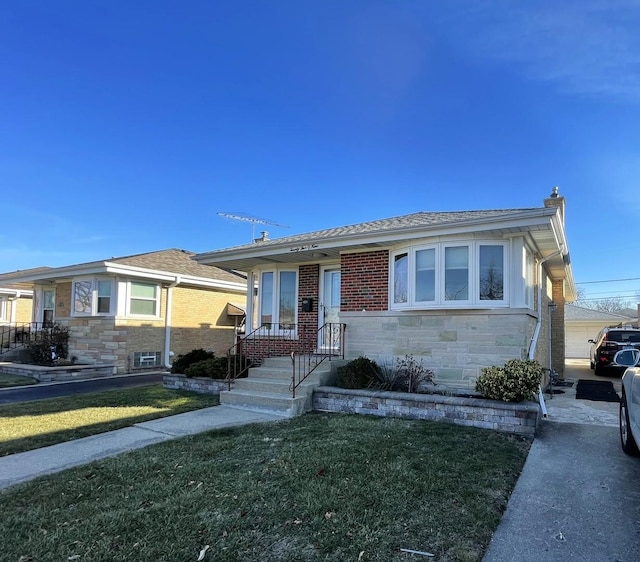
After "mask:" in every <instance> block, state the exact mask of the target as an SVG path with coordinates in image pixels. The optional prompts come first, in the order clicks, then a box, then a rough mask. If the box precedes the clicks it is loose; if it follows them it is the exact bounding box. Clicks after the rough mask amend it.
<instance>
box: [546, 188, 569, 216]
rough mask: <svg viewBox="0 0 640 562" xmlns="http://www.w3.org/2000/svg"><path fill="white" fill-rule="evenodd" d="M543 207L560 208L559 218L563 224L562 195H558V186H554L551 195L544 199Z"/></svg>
mask: <svg viewBox="0 0 640 562" xmlns="http://www.w3.org/2000/svg"><path fill="white" fill-rule="evenodd" d="M544 206H545V207H557V208H558V209H560V220H561V221H562V224H564V197H561V196H560V195H558V187H557V186H556V187H554V188H553V191H552V192H551V195H550V196H549V197H547V198H546V199H545V200H544Z"/></svg>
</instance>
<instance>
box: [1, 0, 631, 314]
mask: <svg viewBox="0 0 640 562" xmlns="http://www.w3.org/2000/svg"><path fill="white" fill-rule="evenodd" d="M639 29H640V2H638V1H637V0H608V1H604V0H580V1H572V0H568V1H566V0H565V1H562V2H557V1H544V0H542V1H536V2H532V1H528V0H524V1H517V2H516V1H487V2H477V1H475V0H468V1H467V0H447V1H446V2H445V1H444V0H443V1H435V0H434V1H426V0H422V1H417V0H415V1H400V0H389V1H376V0H366V1H364V0H359V1H352V0H340V1H338V0H317V1H314V0H308V1H306V0H305V1H303V2H300V1H278V0H274V1H266V0H265V1H250V0H237V1H234V2H212V1H197V0H193V1H188V2H184V1H182V2H178V1H163V0H155V1H131V2H113V1H112V0H108V1H101V0H92V1H88V2H87V1H86V0H78V1H71V0H60V1H59V2H50V1H48V0H45V1H34V0H20V1H19V2H5V3H4V4H3V6H2V8H1V10H0V57H1V64H0V81H1V84H2V88H0V189H1V193H2V194H3V197H2V210H3V212H2V217H3V220H2V228H0V271H2V272H7V271H14V270H16V269H24V268H29V267H37V266H42V265H49V266H61V265H69V264H74V263H81V262H84V261H90V260H94V259H104V258H108V257H111V256H122V255H128V254H133V253H140V252H147V251H153V250H159V249H165V248H174V247H175V248H184V249H189V250H193V251H196V252H201V251H209V250H213V249H217V248H223V247H227V246H233V245H237V244H243V243H246V242H249V241H250V240H251V230H252V225H251V224H250V223H246V222H241V221H234V220H231V219H228V218H224V217H221V216H220V215H218V213H219V212H232V213H237V214H241V215H249V216H253V217H257V218H261V219H265V220H268V221H272V222H275V223H278V224H280V225H286V226H287V228H284V227H276V226H273V225H268V226H266V227H264V228H266V229H267V230H268V231H269V232H270V236H271V237H272V238H275V237H278V236H286V235H290V234H297V233H303V232H307V231H310V230H316V229H320V228H327V227H334V226H341V225H345V224H351V223H356V222H362V221H367V220H373V219H377V218H384V217H390V216H395V215H401V214H406V213H412V212H416V211H432V210H433V211H444V210H473V209H497V208H522V207H537V206H541V205H542V200H543V199H544V198H545V197H547V196H548V195H549V194H550V193H551V190H552V188H553V186H555V185H557V186H559V188H560V194H561V195H563V196H565V197H566V199H567V233H568V240H569V246H570V250H571V257H572V265H573V268H574V276H575V279H576V282H577V283H579V285H578V286H579V287H583V288H584V289H585V290H586V291H587V293H588V296H590V297H592V296H593V297H596V296H598V297H600V296H609V295H611V294H618V295H635V294H636V293H638V292H640V281H639V280H638V278H640V265H639V264H640V260H638V259H637V258H636V257H635V255H634V254H637V253H638V250H639V249H640V243H639V240H640V236H638V234H637V222H638V216H639V213H640V198H639V193H640V190H639V189H638V178H639V176H640V134H639V131H640V119H639V117H640V33H638V30H639ZM262 229H263V227H261V225H257V227H256V235H257V233H258V232H259V231H260V230H262ZM630 255H631V256H633V257H632V258H630V257H629V256H630ZM616 279H634V280H633V281H629V282H624V283H623V282H615V283H613V282H610V283H604V284H595V283H586V282H592V281H600V280H616ZM582 283H585V284H582ZM633 300H634V301H635V299H633Z"/></svg>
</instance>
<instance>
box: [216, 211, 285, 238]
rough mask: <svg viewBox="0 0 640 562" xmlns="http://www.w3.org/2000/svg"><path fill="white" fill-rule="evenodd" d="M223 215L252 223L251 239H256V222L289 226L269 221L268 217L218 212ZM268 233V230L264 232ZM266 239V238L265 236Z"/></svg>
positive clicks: (283, 226) (282, 226)
mask: <svg viewBox="0 0 640 562" xmlns="http://www.w3.org/2000/svg"><path fill="white" fill-rule="evenodd" d="M218 215H220V216H221V217H226V218H228V219H232V220H235V221H244V222H250V223H251V241H252V242H255V241H256V224H270V225H272V226H278V227H281V228H289V227H288V226H286V225H284V224H278V223H277V222H273V221H268V220H266V219H259V218H257V217H252V216H250V215H243V214H240V213H218ZM264 234H265V235H266V232H265V233H264ZM265 239H266V238H265Z"/></svg>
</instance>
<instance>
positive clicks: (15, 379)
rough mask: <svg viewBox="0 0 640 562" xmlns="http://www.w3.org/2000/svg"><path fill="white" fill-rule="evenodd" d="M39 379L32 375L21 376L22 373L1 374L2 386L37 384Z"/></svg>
mask: <svg viewBox="0 0 640 562" xmlns="http://www.w3.org/2000/svg"><path fill="white" fill-rule="evenodd" d="M37 383H38V381H37V380H34V379H32V378H31V377H21V376H20V375H5V374H4V373H2V374H0V388H10V387H12V386H26V385H28V384H37Z"/></svg>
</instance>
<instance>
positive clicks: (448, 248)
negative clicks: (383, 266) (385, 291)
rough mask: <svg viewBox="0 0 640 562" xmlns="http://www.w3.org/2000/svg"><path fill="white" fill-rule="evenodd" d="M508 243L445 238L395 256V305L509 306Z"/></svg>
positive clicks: (392, 278)
mask: <svg viewBox="0 0 640 562" xmlns="http://www.w3.org/2000/svg"><path fill="white" fill-rule="evenodd" d="M507 248H508V243H507V242H479V241H473V242H469V243H466V244H459V243H446V242H441V243H437V244H432V245H428V246H415V247H411V248H405V249H402V250H398V251H397V252H394V253H393V254H392V258H391V271H390V289H389V292H390V299H391V308H431V307H433V308H447V307H461V306H471V307H473V306H476V307H478V306H487V305H488V304H489V301H491V306H504V305H507V304H508V303H507V300H506V297H505V295H506V294H507V292H506V273H507V267H506V263H507V257H508V255H507Z"/></svg>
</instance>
